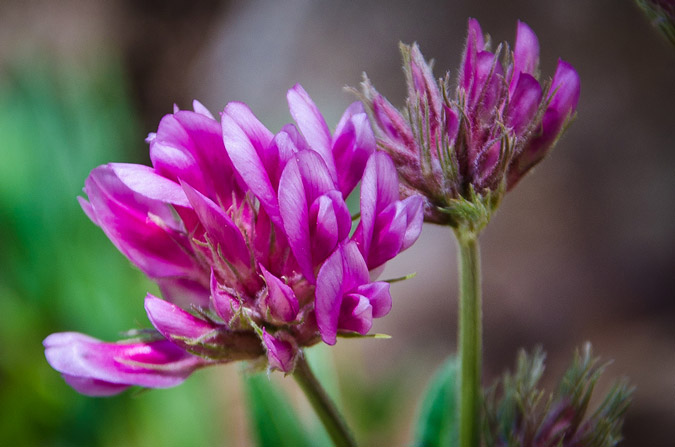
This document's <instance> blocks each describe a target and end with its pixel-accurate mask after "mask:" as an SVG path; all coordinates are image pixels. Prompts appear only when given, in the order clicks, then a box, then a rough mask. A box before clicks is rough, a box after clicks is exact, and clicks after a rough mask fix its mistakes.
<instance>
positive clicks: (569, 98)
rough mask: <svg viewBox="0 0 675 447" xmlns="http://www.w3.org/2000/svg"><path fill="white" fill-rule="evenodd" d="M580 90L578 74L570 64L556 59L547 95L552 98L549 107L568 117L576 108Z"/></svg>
mask: <svg viewBox="0 0 675 447" xmlns="http://www.w3.org/2000/svg"><path fill="white" fill-rule="evenodd" d="M580 90H581V81H580V80H579V74H578V73H577V71H576V70H575V69H574V67H573V66H572V65H570V64H569V63H567V62H565V61H564V60H562V59H559V60H558V66H557V67H556V70H555V75H553V81H552V82H551V90H550V92H551V93H550V94H549V96H551V95H552V97H553V99H552V100H551V103H550V104H549V108H552V109H555V110H557V111H558V113H559V114H560V115H562V116H564V117H565V119H566V118H567V117H569V116H570V115H572V114H573V113H574V112H575V111H576V109H577V103H578V102H579V92H580Z"/></svg>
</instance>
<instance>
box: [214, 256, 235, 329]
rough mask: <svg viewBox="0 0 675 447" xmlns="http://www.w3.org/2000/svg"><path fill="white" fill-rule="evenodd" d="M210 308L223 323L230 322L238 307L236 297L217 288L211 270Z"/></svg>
mask: <svg viewBox="0 0 675 447" xmlns="http://www.w3.org/2000/svg"><path fill="white" fill-rule="evenodd" d="M211 306H212V307H213V310H215V311H216V314H218V316H219V317H220V318H222V319H223V321H224V322H225V323H229V322H230V320H231V319H232V317H233V316H234V315H235V313H236V312H237V310H239V307H240V303H239V300H238V299H237V297H236V296H234V295H232V294H231V293H229V292H228V291H227V290H223V289H222V288H220V287H219V286H218V280H217V279H216V275H215V273H214V272H213V269H212V270H211Z"/></svg>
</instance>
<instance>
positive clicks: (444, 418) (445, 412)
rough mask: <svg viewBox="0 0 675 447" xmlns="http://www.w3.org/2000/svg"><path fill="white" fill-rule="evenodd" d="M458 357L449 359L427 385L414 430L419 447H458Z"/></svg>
mask: <svg viewBox="0 0 675 447" xmlns="http://www.w3.org/2000/svg"><path fill="white" fill-rule="evenodd" d="M458 364H459V362H458V361H457V358H456V357H454V356H452V357H450V358H449V359H448V360H446V362H445V364H444V365H443V366H442V367H441V369H440V370H439V371H438V372H437V373H436V374H434V377H433V378H432V379H431V383H430V384H429V386H428V387H427V391H426V394H425V396H424V400H423V401H422V406H421V408H420V415H419V419H418V421H417V428H416V430H415V444H414V445H415V446H416V447H449V446H452V447H455V446H457V445H458V425H457V371H458V369H459V366H458Z"/></svg>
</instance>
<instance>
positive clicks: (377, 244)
mask: <svg viewBox="0 0 675 447" xmlns="http://www.w3.org/2000/svg"><path fill="white" fill-rule="evenodd" d="M406 229H407V213H406V210H405V207H404V205H403V202H400V201H396V202H393V203H391V204H390V205H389V206H388V207H386V208H385V209H384V210H382V212H380V213H379V214H378V215H377V218H376V219H375V231H374V232H373V240H372V244H371V247H370V251H369V252H368V256H367V257H366V256H364V257H365V258H366V263H367V264H368V269H369V270H373V269H375V268H377V267H379V266H381V265H382V264H384V263H385V262H387V261H388V260H390V259H392V258H393V257H394V256H396V255H397V254H398V253H399V252H400V251H401V247H402V246H403V238H404V237H405V234H406Z"/></svg>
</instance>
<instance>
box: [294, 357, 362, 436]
mask: <svg viewBox="0 0 675 447" xmlns="http://www.w3.org/2000/svg"><path fill="white" fill-rule="evenodd" d="M293 377H294V378H295V380H296V382H298V385H300V388H302V391H303V392H304V393H305V396H307V400H309V403H310V404H312V408H314V411H315V412H316V414H317V415H318V416H319V419H321V422H322V423H323V426H324V427H325V428H326V431H327V432H328V434H329V435H330V437H331V439H332V440H333V442H334V443H335V446H336V447H355V446H356V441H355V440H354V437H353V436H352V434H351V432H350V431H349V428H348V427H347V424H346V423H345V420H344V418H343V417H342V415H341V414H340V412H339V411H338V409H337V407H336V406H335V404H334V403H333V401H332V400H331V398H330V397H329V396H328V394H327V393H326V391H325V390H324V389H323V387H322V386H321V384H320V383H319V381H318V380H317V378H316V376H314V373H313V372H312V370H311V369H310V367H309V364H308V363H307V360H306V359H305V356H304V355H303V354H301V355H299V356H298V362H297V364H296V365H295V371H294V372H293Z"/></svg>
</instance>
